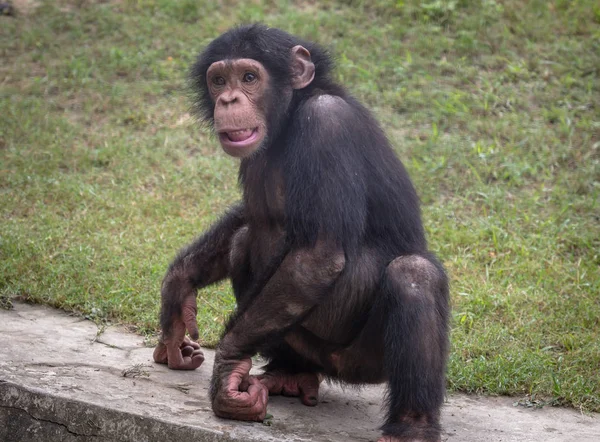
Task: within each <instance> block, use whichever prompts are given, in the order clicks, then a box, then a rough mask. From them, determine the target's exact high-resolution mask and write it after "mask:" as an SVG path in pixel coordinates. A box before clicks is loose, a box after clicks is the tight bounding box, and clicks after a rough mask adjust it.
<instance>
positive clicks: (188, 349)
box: [181, 345, 194, 359]
mask: <svg viewBox="0 0 600 442" xmlns="http://www.w3.org/2000/svg"><path fill="white" fill-rule="evenodd" d="M192 353H194V347H192V346H190V345H185V346H184V345H182V347H181V355H182V356H183V358H184V359H185V357H186V356H191V355H192Z"/></svg>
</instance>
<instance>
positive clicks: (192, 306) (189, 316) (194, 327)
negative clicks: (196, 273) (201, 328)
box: [181, 296, 200, 341]
mask: <svg viewBox="0 0 600 442" xmlns="http://www.w3.org/2000/svg"><path fill="white" fill-rule="evenodd" d="M196 312H197V307H196V297H195V296H188V297H187V298H185V300H184V301H183V305H182V306H181V319H183V322H184V323H185V328H186V329H187V331H188V333H189V334H190V337H191V338H192V340H193V341H197V340H198V337H199V335H200V334H199V333H198V323H197V322H196Z"/></svg>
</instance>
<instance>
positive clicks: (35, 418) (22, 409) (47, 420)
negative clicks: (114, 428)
mask: <svg viewBox="0 0 600 442" xmlns="http://www.w3.org/2000/svg"><path fill="white" fill-rule="evenodd" d="M2 408H4V409H9V410H16V411H22V412H24V413H25V414H27V415H28V416H29V417H30V418H31V419H33V420H35V421H39V422H47V423H50V424H54V425H58V426H59V427H62V428H64V429H65V430H66V431H67V432H68V433H69V434H72V435H73V436H75V437H78V436H86V437H89V436H91V437H98V438H101V439H106V437H104V436H102V435H101V434H99V433H87V432H83V433H79V432H77V431H75V430H71V429H70V428H69V426H68V425H67V424H64V423H62V422H57V421H54V420H52V419H44V418H42V417H39V416H35V415H34V414H32V413H31V412H30V411H29V410H27V409H26V408H19V407H11V406H10V405H0V409H2ZM85 423H86V425H93V426H95V427H96V428H97V429H98V430H100V427H98V426H97V425H96V424H94V423H93V422H91V421H89V420H88V421H86V422H85Z"/></svg>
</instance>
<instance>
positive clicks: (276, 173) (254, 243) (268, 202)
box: [243, 160, 285, 273]
mask: <svg viewBox="0 0 600 442" xmlns="http://www.w3.org/2000/svg"><path fill="white" fill-rule="evenodd" d="M266 170H269V174H268V175H267V174H266V173H265V171H266ZM243 183H244V203H245V208H246V214H247V218H248V228H249V235H250V244H249V246H250V247H249V250H248V252H249V255H250V264H251V268H252V270H253V272H256V273H260V272H261V270H262V269H264V268H265V267H266V266H268V265H269V263H270V261H271V260H272V259H273V258H274V257H276V256H278V255H279V254H280V253H281V251H282V248H283V247H284V240H285V188H284V180H283V176H282V173H281V169H280V168H278V167H273V165H271V164H270V165H266V164H265V163H264V162H262V161H258V160H256V161H254V162H253V163H252V164H251V165H249V167H247V168H246V169H245V171H244V177H243Z"/></svg>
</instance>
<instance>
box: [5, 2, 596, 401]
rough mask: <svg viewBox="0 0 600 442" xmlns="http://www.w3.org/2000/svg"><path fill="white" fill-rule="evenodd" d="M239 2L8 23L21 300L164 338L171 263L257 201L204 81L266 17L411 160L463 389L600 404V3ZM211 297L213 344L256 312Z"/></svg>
mask: <svg viewBox="0 0 600 442" xmlns="http://www.w3.org/2000/svg"><path fill="white" fill-rule="evenodd" d="M23 3H28V2H23V1H22V2H19V4H23ZM215 3H216V5H215ZM236 3H237V2H234V1H221V2H213V1H208V0H206V1H191V0H188V1H178V2H176V1H175V0H122V1H104V2H100V1H98V2H94V1H85V0H83V1H70V2H69V1H55V2H40V3H39V6H38V7H30V8H27V9H26V10H24V9H22V13H21V14H20V15H19V16H17V17H16V18H11V17H0V53H1V57H2V63H0V88H1V89H0V121H1V125H0V220H1V221H0V300H1V304H2V305H3V306H8V305H9V304H10V298H12V297H19V298H21V299H26V300H28V301H32V302H40V303H45V304H49V305H53V306H56V307H60V308H64V309H67V310H73V311H77V312H81V313H82V314H85V315H87V316H88V317H90V318H92V319H95V320H97V321H107V320H110V321H119V322H123V323H128V324H132V325H134V326H135V327H137V329H138V330H139V331H140V332H142V333H147V334H151V333H153V332H155V331H156V328H157V314H158V299H159V287H160V281H161V278H162V276H163V274H164V272H165V270H166V267H167V265H168V263H169V261H170V260H171V259H172V257H173V256H174V254H175V253H176V251H177V250H178V249H179V248H180V247H181V246H183V245H184V244H186V243H188V242H189V241H190V240H192V238H194V236H196V235H197V234H199V233H200V232H201V231H202V230H203V229H205V228H206V227H208V226H209V224H210V223H211V222H212V221H213V220H214V219H215V218H216V217H217V216H218V214H219V212H221V211H222V210H223V209H225V207H227V205H228V204H230V203H231V202H233V201H235V200H236V198H238V197H239V193H238V189H237V187H236V173H237V171H236V162H235V161H234V160H232V159H230V158H228V157H226V156H225V155H224V154H223V153H222V152H220V149H219V148H218V146H217V143H216V142H215V140H214V139H212V138H211V137H210V135H209V134H208V132H206V131H205V130H202V129H200V128H198V127H197V125H195V123H194V121H193V120H192V119H191V118H190V117H189V115H188V113H187V112H188V110H189V105H190V102H189V99H188V97H187V95H186V91H185V76H186V73H187V69H188V67H189V65H190V64H191V63H192V61H193V59H194V57H195V55H196V54H197V53H198V52H199V51H200V50H201V49H202V48H203V46H204V45H205V44H206V43H208V42H209V41H210V40H211V39H212V38H214V37H215V36H217V35H218V34H219V33H220V32H222V31H224V30H226V29H228V28H229V27H230V26H232V25H233V24H236V23H239V22H251V21H259V20H260V21H263V22H265V23H267V24H269V25H271V26H277V27H281V28H283V29H285V30H287V31H289V32H292V33H296V34H299V35H302V36H305V37H308V38H314V39H317V40H318V41H319V42H321V43H323V44H325V45H327V46H328V47H330V48H331V49H332V50H333V52H334V53H335V54H336V56H337V59H338V69H337V74H336V75H337V76H338V78H339V79H340V80H341V81H343V82H344V83H345V84H346V85H348V87H349V88H350V89H351V91H352V92H353V93H354V94H355V95H356V96H358V97H359V98H360V99H361V100H362V101H364V102H365V103H366V104H367V105H368V106H369V107H370V108H372V109H373V110H374V112H375V113H376V115H377V116H378V118H379V119H380V121H381V122H382V124H383V126H384V127H385V129H386V131H387V132H388V134H389V136H390V139H391V140H392V142H393V144H394V145H395V147H396V148H397V151H398V154H399V155H400V157H401V158H402V159H403V161H404V162H405V164H406V166H407V167H408V169H409V171H410V173H411V176H412V178H413V180H414V182H415V184H416V186H417V188H418V190H419V193H420V195H421V198H422V201H423V211H424V219H425V222H426V227H427V230H428V233H429V238H430V243H431V248H432V249H433V250H434V251H435V252H436V253H438V254H439V256H440V257H441V258H442V259H443V261H444V263H445V265H446V266H447V268H448V270H449V272H450V275H451V278H452V298H453V308H454V313H453V317H454V321H453V329H452V343H453V345H452V353H451V357H450V364H449V371H448V379H449V387H450V388H451V389H453V390H459V391H467V392H483V393H489V394H510V395H516V396H517V397H518V398H524V399H525V400H531V401H549V402H550V403H552V404H566V405H571V406H574V407H579V408H582V409H585V410H595V411H600V338H599V337H600V319H599V318H600V201H599V194H600V79H599V78H600V68H599V67H600V7H599V6H598V5H597V2H596V1H594V0H579V1H566V0H555V1H541V0H532V1H525V0H505V1H499V0H497V1H493V0H480V1H475V0H473V1H467V0H462V1H461V0H456V1H438V0H435V1H433V0H429V1H416V0H405V1H383V0H376V1H350V0H346V1H322V2H318V1H303V2H292V1H286V0H272V1H258V0H255V1H247V2H240V5H237V6H236V5H235V4H236ZM199 296H200V298H199V299H200V302H199V304H200V312H199V318H198V319H199V323H200V329H201V334H202V336H201V337H202V340H203V342H204V343H205V344H207V345H211V344H214V343H215V341H216V339H217V338H218V335H219V332H220V329H221V327H222V324H223V322H224V319H225V318H226V316H227V315H228V313H229V312H231V311H232V309H233V308H234V305H235V304H234V301H233V299H232V296H231V292H230V289H229V286H228V285H227V284H224V285H220V286H218V287H212V288H209V289H207V290H204V291H202V292H201V293H200V295H199Z"/></svg>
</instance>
